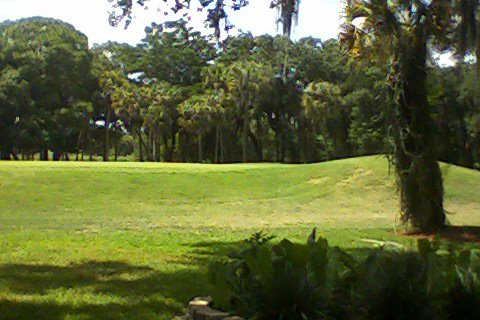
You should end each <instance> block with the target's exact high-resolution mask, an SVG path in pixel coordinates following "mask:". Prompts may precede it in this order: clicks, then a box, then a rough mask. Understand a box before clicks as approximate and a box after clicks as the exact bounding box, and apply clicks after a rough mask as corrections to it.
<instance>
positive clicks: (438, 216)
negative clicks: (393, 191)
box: [340, 0, 453, 232]
mask: <svg viewBox="0 0 480 320" xmlns="http://www.w3.org/2000/svg"><path fill="white" fill-rule="evenodd" d="M346 2H347V6H346V10H345V14H346V16H345V19H346V21H345V24H344V26H343V32H342V33H341V36H340V38H341V41H342V42H343V43H344V44H345V45H346V47H347V48H348V49H349V51H350V52H351V53H352V54H353V55H355V56H358V55H363V56H369V57H370V58H375V59H376V60H377V61H379V62H381V63H383V64H386V65H387V66H388V67H389V71H390V72H389V76H388V80H387V81H388V83H389V85H390V89H391V97H392V102H393V103H392V107H391V108H390V114H391V117H390V123H389V125H390V126H391V128H392V129H391V132H392V139H393V142H394V143H393V152H392V153H393V158H392V160H393V164H394V166H395V169H396V173H397V176H398V183H399V190H400V199H401V217H402V220H403V221H404V222H409V223H410V224H411V225H412V226H413V227H414V228H415V229H417V230H420V231H423V232H433V231H437V230H439V229H440V228H442V227H443V226H444V224H445V212H444V209H443V183H442V176H441V172H440V168H439V165H438V162H437V155H436V150H435V139H434V137H435V136H434V125H433V121H432V118H431V114H430V113H431V112H430V106H429V104H428V100H427V89H426V79H427V71H426V67H427V60H428V58H429V51H430V47H429V44H430V43H435V42H436V43H441V42H443V41H444V40H445V39H446V38H447V37H446V35H448V33H449V31H450V27H451V26H452V21H451V18H450V14H451V13H452V12H453V11H452V10H453V6H452V4H451V2H450V1H449V0H430V1H426V0H389V1H385V0H347V1H346Z"/></svg>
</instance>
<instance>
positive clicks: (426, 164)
mask: <svg viewBox="0 0 480 320" xmlns="http://www.w3.org/2000/svg"><path fill="white" fill-rule="evenodd" d="M417 41H418V43H416V44H413V46H412V47H410V50H405V52H406V53H407V55H406V56H400V57H399V59H398V61H399V63H400V67H399V68H400V69H399V70H394V72H395V74H396V75H397V76H398V75H400V77H402V76H403V77H404V78H403V79H402V80H403V81H402V82H401V86H402V93H403V94H397V95H396V97H397V101H396V102H397V108H398V111H397V119H398V120H397V122H396V123H395V126H394V130H395V134H394V140H395V145H396V151H395V153H394V164H395V167H396V172H397V176H398V182H399V186H400V198H401V209H402V219H403V220H404V221H405V222H410V223H411V225H412V226H413V227H414V228H415V229H417V230H419V231H421V232H435V231H437V230H439V229H440V228H442V227H443V226H444V224H445V212H444V209H443V183H442V176H441V172H440V168H439V165H438V162H437V157H436V150H435V141H434V133H433V132H434V131H433V127H434V125H433V120H432V118H431V114H430V108H429V106H428V100H427V89H426V79H427V73H426V70H425V69H426V57H427V47H426V46H427V41H426V36H424V35H423V34H420V35H417ZM404 54H405V53H404ZM402 63H403V65H402Z"/></svg>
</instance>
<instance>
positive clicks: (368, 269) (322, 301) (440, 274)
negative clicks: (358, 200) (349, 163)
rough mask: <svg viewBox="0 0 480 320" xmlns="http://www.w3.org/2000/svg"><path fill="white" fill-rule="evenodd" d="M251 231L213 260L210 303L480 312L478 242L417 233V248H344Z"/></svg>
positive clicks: (261, 310)
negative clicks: (446, 241) (443, 242)
mask: <svg viewBox="0 0 480 320" xmlns="http://www.w3.org/2000/svg"><path fill="white" fill-rule="evenodd" d="M271 239H272V237H270V236H267V235H265V234H263V233H261V232H260V233H256V234H254V235H253V236H252V237H251V238H250V239H247V240H246V241H245V242H244V243H243V246H242V247H241V248H240V249H237V250H234V251H232V252H231V253H230V254H229V255H228V256H226V257H223V258H222V259H220V260H218V261H216V262H214V263H213V264H212V265H211V266H210V270H209V275H210V279H211V281H212V283H213V284H214V287H215V292H213V297H214V301H215V302H216V304H217V307H220V308H223V309H225V310H229V311H234V312H236V313H238V314H240V315H242V316H244V317H247V318H249V319H258V320H278V319H281V320H298V319H313V320H319V319H379V320H380V319H409V320H411V319H480V282H479V279H478V277H479V275H480V259H479V257H478V252H477V250H466V249H462V248H456V247H454V246H452V245H448V246H447V247H442V246H440V244H439V243H438V242H436V241H429V240H419V241H418V248H417V250H416V251H413V250H406V249H396V250H387V249H386V248H377V249H373V250H370V251H369V252H368V253H367V254H366V256H365V255H364V257H358V256H357V255H351V254H347V253H346V252H345V251H343V250H341V249H339V248H337V247H330V246H329V245H328V243H327V240H325V239H322V238H320V239H316V237H315V230H314V231H313V232H312V234H311V235H310V236H309V237H308V240H307V243H306V244H298V243H293V242H291V241H289V240H286V239H284V240H282V241H280V242H279V243H277V244H272V242H271Z"/></svg>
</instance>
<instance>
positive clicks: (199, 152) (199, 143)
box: [198, 132, 203, 163]
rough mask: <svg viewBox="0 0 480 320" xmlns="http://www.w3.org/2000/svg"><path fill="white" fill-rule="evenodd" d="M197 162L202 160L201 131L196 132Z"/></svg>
mask: <svg viewBox="0 0 480 320" xmlns="http://www.w3.org/2000/svg"><path fill="white" fill-rule="evenodd" d="M198 162H199V163H202V162H203V147H202V133H201V132H200V133H198Z"/></svg>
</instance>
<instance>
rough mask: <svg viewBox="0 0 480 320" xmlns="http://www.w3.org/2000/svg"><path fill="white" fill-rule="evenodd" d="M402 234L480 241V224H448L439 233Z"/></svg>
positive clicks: (415, 236)
mask: <svg viewBox="0 0 480 320" xmlns="http://www.w3.org/2000/svg"><path fill="white" fill-rule="evenodd" d="M401 234H403V235H405V236H409V237H413V238H419V239H422V238H429V239H433V238H435V237H437V238H440V239H447V240H453V241H458V242H476V243H480V226H446V227H445V228H443V229H442V230H441V231H439V232H437V233H420V232H403V233H401Z"/></svg>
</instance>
